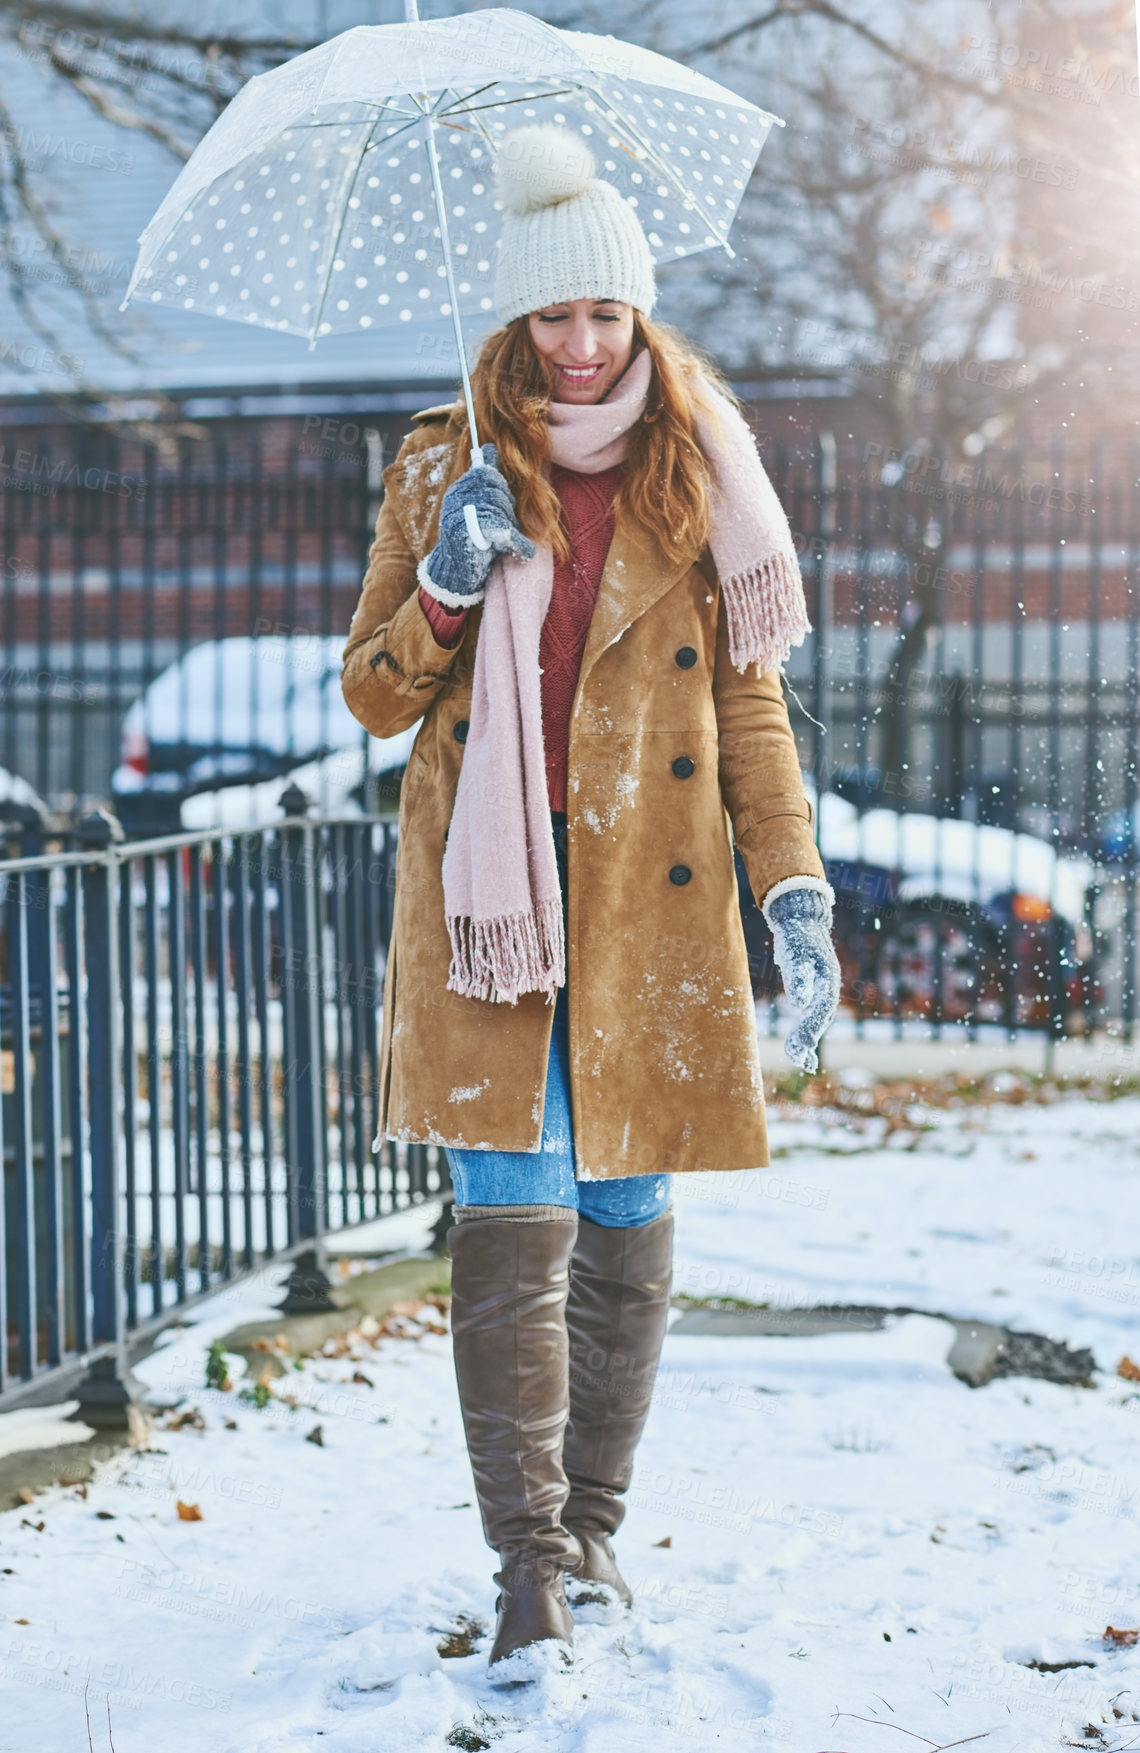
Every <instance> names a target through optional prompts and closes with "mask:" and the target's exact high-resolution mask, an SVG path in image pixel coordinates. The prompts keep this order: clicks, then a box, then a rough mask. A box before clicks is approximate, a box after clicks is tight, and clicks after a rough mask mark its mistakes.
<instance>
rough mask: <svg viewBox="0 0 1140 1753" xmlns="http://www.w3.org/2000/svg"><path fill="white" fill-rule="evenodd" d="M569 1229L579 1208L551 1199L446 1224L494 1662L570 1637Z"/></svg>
mask: <svg viewBox="0 0 1140 1753" xmlns="http://www.w3.org/2000/svg"><path fill="white" fill-rule="evenodd" d="M576 1230H577V1213H576V1212H575V1211H572V1210H566V1209H563V1208H561V1207H558V1206H476V1205H471V1206H466V1207H460V1208H458V1209H457V1211H456V1222H455V1224H454V1226H453V1227H452V1228H451V1229H450V1230H449V1231H448V1246H449V1248H450V1252H451V1331H452V1340H453V1345H454V1352H455V1374H456V1380H457V1381H458V1384H459V1400H460V1405H461V1406H462V1409H463V1426H464V1430H465V1432H466V1435H467V1452H468V1454H469V1456H470V1458H471V1471H472V1473H473V1474H474V1477H475V1492H476V1496H477V1497H478V1500H479V1510H480V1514H481V1515H482V1518H483V1532H484V1534H485V1535H486V1538H487V1544H488V1545H489V1546H492V1547H494V1549H495V1550H496V1552H498V1554H499V1558H500V1570H499V1572H498V1573H497V1575H496V1578H495V1580H496V1582H497V1583H498V1584H499V1589H500V1593H499V1600H498V1603H497V1607H498V1626H497V1629H496V1634H495V1642H494V1646H493V1648H492V1650H491V1661H492V1662H498V1661H501V1660H502V1659H503V1658H504V1657H506V1656H509V1655H512V1654H513V1653H514V1651H515V1650H518V1649H522V1648H525V1647H526V1646H527V1645H528V1644H532V1643H538V1642H541V1641H542V1640H543V1639H546V1638H560V1639H563V1640H565V1641H566V1642H569V1641H570V1638H571V1635H572V1621H571V1618H570V1614H569V1611H568V1609H567V1606H566V1596H565V1583H564V1575H565V1572H566V1571H567V1570H568V1569H571V1568H573V1567H574V1566H576V1565H577V1564H578V1562H579V1560H580V1557H581V1552H580V1548H579V1546H578V1544H577V1542H576V1540H575V1539H574V1537H573V1535H571V1534H569V1533H568V1532H567V1530H566V1529H565V1528H564V1527H563V1525H562V1510H563V1506H564V1504H565V1502H566V1494H567V1490H568V1486H567V1481H566V1475H565V1473H564V1471H563V1468H562V1441H563V1434H564V1431H565V1428H566V1418H567V1414H568V1411H569V1386H568V1381H567V1366H568V1349H567V1340H566V1297H567V1293H568V1290H569V1265H570V1255H571V1252H572V1251H573V1247H574V1238H575V1234H576Z"/></svg>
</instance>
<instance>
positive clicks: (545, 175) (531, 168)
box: [495, 123, 598, 216]
mask: <svg viewBox="0 0 1140 1753" xmlns="http://www.w3.org/2000/svg"><path fill="white" fill-rule="evenodd" d="M597 168H598V167H597V164H596V163H595V160H594V155H593V153H592V152H591V151H590V148H589V147H588V146H587V145H586V142H585V141H584V140H583V139H582V137H581V135H580V134H573V133H571V131H570V129H569V128H560V127H558V126H557V125H556V124H555V123H547V124H545V125H543V124H541V123H539V124H536V125H535V126H534V127H531V128H515V129H514V130H513V131H512V132H511V133H509V134H507V135H505V136H504V138H503V140H502V142H501V143H500V146H499V149H498V154H497V156H496V159H495V192H496V194H497V195H498V197H499V199H500V201H502V203H503V206H504V207H505V208H506V210H507V212H508V213H514V214H516V215H519V216H521V215H523V214H526V213H537V212H538V211H539V210H540V209H541V208H543V207H553V206H555V205H556V203H557V202H559V201H569V200H572V199H573V198H574V196H575V195H581V194H584V193H585V191H586V189H587V188H588V187H589V185H590V183H591V182H592V181H593V179H594V175H595V172H596V171H597Z"/></svg>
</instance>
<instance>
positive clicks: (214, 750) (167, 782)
mask: <svg viewBox="0 0 1140 1753" xmlns="http://www.w3.org/2000/svg"><path fill="white" fill-rule="evenodd" d="M343 650H344V639H343V636H341V635H339V634H338V635H336V636H330V637H323V636H322V637H320V638H318V637H308V636H296V637H284V636H279V635H271V636H267V637H265V638H259V639H247V638H230V639H214V640H209V641H207V642H206V643H205V644H203V645H196V646H194V647H193V648H192V649H191V650H190V651H188V652H185V653H184V654H183V656H182V657H180V658H178V659H177V660H176V661H175V662H174V663H172V664H171V665H170V666H169V667H168V668H167V669H165V670H163V671H162V673H161V674H160V675H158V676H156V677H155V679H154V681H153V682H151V684H150V686H149V687H148V688H147V689H146V690H145V691H144V693H143V694H141V695H140V697H139V698H138V699H137V700H136V701H135V702H134V704H133V705H132V706H131V708H130V710H129V711H128V713H127V715H126V718H125V719H124V721H123V737H122V756H121V760H120V764H119V766H118V768H117V769H116V771H115V774H114V777H113V779H112V781H111V787H112V792H113V795H114V800H115V807H116V809H117V811H118V814H119V817H120V820H121V821H122V823H123V826H124V828H125V829H126V830H127V832H128V833H130V834H133V835H139V834H160V833H173V832H175V831H177V829H178V828H180V827H181V826H182V825H183V820H184V816H183V806H184V805H185V804H186V802H187V800H188V799H191V798H195V797H204V796H207V795H209V796H211V797H220V796H221V795H222V794H223V793H226V792H229V791H231V790H232V789H233V788H234V787H241V788H245V787H249V786H258V785H260V784H262V783H266V782H275V781H278V780H281V779H282V778H283V777H284V775H285V774H287V773H292V772H293V771H294V770H295V769H296V768H298V767H301V766H306V765H308V764H309V763H312V762H314V761H320V760H322V759H324V758H326V757H327V758H329V759H330V760H331V761H333V762H334V763H340V765H341V767H342V768H343V769H344V770H345V771H347V767H346V766H345V763H346V761H349V760H350V759H351V756H346V755H345V751H352V750H355V751H356V770H357V773H358V774H359V775H360V777H361V778H362V777H363V774H364V763H365V760H366V759H367V761H368V763H369V766H370V769H371V771H372V772H373V773H378V772H381V771H386V770H388V769H391V768H393V767H396V766H399V765H402V763H403V762H404V761H405V760H406V759H407V747H405V741H404V739H401V738H392V739H389V740H390V742H391V744H392V745H393V746H392V748H391V749H385V747H384V745H383V744H373V745H372V747H371V748H369V750H368V753H367V755H366V754H365V748H366V743H367V741H368V739H366V738H365V736H364V732H363V731H362V730H361V728H360V725H359V724H358V723H357V721H356V720H355V719H354V718H353V716H352V714H351V713H350V712H349V710H348V707H347V706H346V705H345V703H344V697H343V695H342V694H341V690H340V668H341V653H342V651H343ZM396 745H398V746H396ZM408 746H410V745H408ZM377 763H379V764H377ZM237 801H238V800H237V799H235V800H234V805H235V807H236V805H237ZM210 807H217V808H221V807H222V806H221V805H218V806H209V805H203V806H202V807H201V808H199V809H198V810H197V811H195V812H192V813H193V814H194V816H195V818H196V822H195V825H198V821H197V818H200V817H201V816H202V812H203V809H205V810H206V811H207V812H208V810H209V808H210ZM231 813H232V811H229V810H227V815H229V814H231ZM186 825H188V826H189V825H191V824H190V823H189V822H187V823H186Z"/></svg>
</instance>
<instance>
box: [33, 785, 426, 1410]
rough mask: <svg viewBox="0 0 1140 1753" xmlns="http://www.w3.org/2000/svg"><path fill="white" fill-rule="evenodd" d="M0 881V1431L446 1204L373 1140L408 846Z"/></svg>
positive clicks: (148, 845) (97, 854)
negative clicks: (73, 1381)
mask: <svg viewBox="0 0 1140 1753" xmlns="http://www.w3.org/2000/svg"><path fill="white" fill-rule="evenodd" d="M85 830H86V838H87V841H88V844H87V845H86V846H85V847H83V848H81V849H79V850H75V851H69V852H58V853H54V854H51V855H46V856H42V857H33V858H21V859H15V860H8V861H5V862H4V863H2V864H0V886H2V889H3V913H2V919H3V926H4V950H5V956H6V967H5V969H4V985H3V997H4V1001H5V1002H4V1013H3V1018H2V1036H3V1043H2V1044H3V1062H4V1094H3V1097H2V1101H0V1120H2V1128H3V1137H2V1145H3V1181H4V1197H3V1201H2V1202H0V1311H2V1312H3V1314H4V1317H5V1326H4V1343H3V1344H2V1345H0V1405H5V1404H11V1403H12V1402H13V1400H15V1399H18V1398H20V1397H21V1395H26V1393H27V1391H28V1389H29V1388H35V1387H36V1386H37V1385H38V1383H39V1382H40V1380H41V1379H42V1378H43V1377H44V1376H45V1375H46V1374H49V1373H53V1372H55V1373H57V1372H59V1371H60V1370H62V1369H64V1368H66V1367H67V1366H68V1365H69V1364H72V1365H73V1364H74V1363H76V1362H77V1361H78V1360H80V1359H88V1360H92V1359H100V1358H106V1357H111V1358H114V1359H116V1360H120V1361H121V1359H122V1357H123V1356H124V1355H125V1348H126V1345H127V1343H128V1341H129V1340H131V1339H132V1338H137V1337H140V1336H142V1335H144V1334H145V1333H146V1332H147V1331H148V1330H150V1329H152V1328H154V1327H155V1326H157V1325H161V1324H162V1323H163V1322H164V1321H167V1320H169V1318H170V1317H171V1314H172V1313H173V1312H175V1311H176V1310H178V1309H180V1308H184V1307H185V1306H186V1305H187V1304H188V1303H190V1302H192V1301H194V1300H195V1299H196V1298H199V1297H202V1296H205V1295H207V1294H209V1293H210V1292H212V1291H216V1290H217V1288H218V1287H219V1286H221V1285H224V1284H226V1283H229V1282H231V1281H233V1280H234V1279H235V1278H237V1277H239V1276H241V1275H242V1274H244V1273H248V1272H249V1271H251V1270H252V1269H253V1268H254V1267H256V1266H258V1265H261V1264H264V1263H266V1262H269V1261H277V1260H284V1259H290V1258H295V1257H296V1256H298V1255H299V1254H301V1253H303V1252H307V1251H308V1250H309V1249H313V1250H317V1249H318V1246H319V1244H320V1242H321V1239H322V1238H323V1237H324V1236H326V1235H328V1234H330V1233H332V1232H336V1231H342V1230H345V1229H348V1228H351V1227H353V1226H358V1225H361V1224H364V1223H367V1222H369V1221H370V1220H372V1219H375V1218H379V1217H383V1216H385V1215H387V1214H388V1213H390V1212H393V1211H396V1210H399V1209H402V1208H405V1207H408V1206H410V1205H414V1204H416V1203H419V1202H422V1201H424V1200H426V1199H430V1198H433V1197H438V1196H440V1195H441V1194H444V1195H445V1194H446V1193H447V1192H448V1190H449V1182H448V1177H447V1167H446V1160H445V1158H444V1157H443V1155H442V1153H441V1152H437V1151H436V1150H435V1149H434V1148H429V1147H427V1146H424V1145H395V1144H393V1143H391V1142H385V1143H384V1145H383V1147H382V1149H380V1150H378V1151H375V1150H374V1149H373V1139H374V1136H375V1134H376V1131H377V1078H378V1065H377V1052H378V1030H377V1020H378V1019H377V1011H378V1005H379V1000H380V996H381V993H382V987H383V976H384V965H385V956H386V948H387V943H388V936H389V931H390V927H391V907H392V876H393V867H394V858H395V844H394V841H395V831H394V828H393V826H392V825H391V824H390V823H387V822H381V821H376V820H370V819H354V820H345V821H310V820H308V819H304V818H303V817H295V818H290V819H287V820H285V821H283V822H282V823H280V825H277V826H274V827H269V828H261V829H258V830H256V831H251V832H248V833H240V834H231V833H221V832H206V833H198V834H183V835H179V836H175V837H170V838H166V839H162V840H158V841H150V842H145V843H142V842H134V843H125V842H122V841H116V840H115V839H114V838H113V837H112V830H113V825H112V823H111V822H110V821H108V820H107V819H106V818H103V817H98V816H96V817H94V818H92V819H89V820H88V822H87V823H86V824H85Z"/></svg>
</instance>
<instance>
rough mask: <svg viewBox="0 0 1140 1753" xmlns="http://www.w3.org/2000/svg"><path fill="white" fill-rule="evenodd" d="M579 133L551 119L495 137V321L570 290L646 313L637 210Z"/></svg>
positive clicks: (557, 300)
mask: <svg viewBox="0 0 1140 1753" xmlns="http://www.w3.org/2000/svg"><path fill="white" fill-rule="evenodd" d="M596 170H597V165H596V164H595V162H594V156H593V154H592V153H591V151H590V149H589V147H588V146H587V145H586V142H585V141H584V140H583V139H582V136H581V135H580V134H575V133H572V132H571V130H570V129H569V128H560V127H558V126H557V125H555V124H553V123H548V124H544V125H535V126H533V127H528V128H515V129H514V130H513V131H512V132H511V133H509V134H504V136H503V138H502V140H501V141H500V142H499V145H498V151H497V156H496V160H495V173H496V187H495V192H496V194H497V195H498V197H499V199H500V200H501V201H502V203H503V206H504V207H505V209H506V212H505V214H504V216H503V227H502V231H501V232H500V234H499V256H498V261H497V263H496V269H495V310H496V314H497V316H498V318H499V321H500V322H501V323H509V322H511V321H513V319H514V318H515V317H519V316H524V315H525V314H526V313H527V312H528V311H532V310H542V309H543V308H544V307H545V306H546V305H548V304H567V303H569V301H570V300H571V299H572V298H615V299H620V300H621V301H622V303H623V304H632V305H633V306H634V308H635V309H636V310H639V311H640V312H641V313H642V315H643V316H648V315H649V313H650V311H651V310H652V308H653V300H654V298H655V296H656V292H655V288H654V284H653V257H652V256H651V255H650V253H649V245H648V243H647V242H646V239H645V233H644V232H643V231H642V229H641V225H640V223H639V222H638V218H637V214H636V213H635V212H634V210H633V208H632V207H631V206H630V204H629V202H628V201H627V200H626V199H625V198H624V196H622V195H620V194H619V193H618V191H617V189H615V188H614V186H613V184H612V183H607V182H606V181H605V180H604V179H603V178H601V177H598V176H596V175H595V174H594V173H595V171H596Z"/></svg>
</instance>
